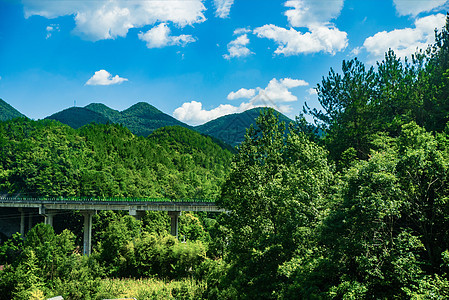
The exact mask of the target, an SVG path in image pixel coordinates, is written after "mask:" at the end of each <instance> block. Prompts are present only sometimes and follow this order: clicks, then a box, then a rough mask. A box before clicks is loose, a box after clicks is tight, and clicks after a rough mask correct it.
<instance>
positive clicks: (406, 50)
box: [363, 14, 446, 60]
mask: <svg viewBox="0 0 449 300" xmlns="http://www.w3.org/2000/svg"><path fill="white" fill-rule="evenodd" d="M445 22H446V16H445V15H443V14H437V15H430V16H427V17H424V18H420V19H416V20H415V28H404V29H395V30H393V31H389V32H387V31H382V32H378V33H376V34H375V35H374V36H371V37H369V38H367V39H366V40H365V42H364V43H363V47H364V48H365V49H366V51H368V53H369V54H370V55H371V56H372V58H373V59H374V60H378V59H381V58H382V57H383V56H384V54H385V52H386V51H388V49H390V48H391V49H393V50H394V52H395V53H396V55H398V56H399V57H406V56H409V55H411V54H413V53H415V52H416V50H417V48H420V49H425V48H427V46H428V45H429V44H432V43H433V42H434V41H435V32H434V30H435V28H438V29H441V27H443V26H444V24H445Z"/></svg>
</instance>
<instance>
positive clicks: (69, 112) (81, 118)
mask: <svg viewBox="0 0 449 300" xmlns="http://www.w3.org/2000/svg"><path fill="white" fill-rule="evenodd" d="M46 119H50V120H56V121H59V122H61V123H63V124H67V125H69V126H70V127H72V128H75V129H78V128H80V127H82V126H84V125H87V124H90V123H97V124H107V123H111V121H110V120H109V119H108V118H106V117H104V116H103V115H101V114H99V113H97V112H94V111H91V110H89V109H86V108H83V107H71V108H67V109H64V110H63V111H60V112H57V113H55V114H53V115H51V116H49V117H47V118H46Z"/></svg>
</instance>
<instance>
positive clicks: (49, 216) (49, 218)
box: [44, 212, 55, 227]
mask: <svg viewBox="0 0 449 300" xmlns="http://www.w3.org/2000/svg"><path fill="white" fill-rule="evenodd" d="M54 215H55V214H54V213H49V212H47V214H46V215H45V220H44V222H45V224H48V225H50V226H51V227H53V217H54Z"/></svg>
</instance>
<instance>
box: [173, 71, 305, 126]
mask: <svg viewBox="0 0 449 300" xmlns="http://www.w3.org/2000/svg"><path fill="white" fill-rule="evenodd" d="M307 85H308V83H307V82H306V81H304V80H299V79H291V78H284V79H280V80H278V79H276V78H273V79H272V80H270V82H269V83H268V85H267V86H266V87H265V88H260V87H257V88H255V89H244V88H241V89H239V90H238V91H236V92H231V93H229V95H228V97H227V98H228V99H229V100H233V99H238V98H247V99H250V100H249V101H248V102H242V103H241V104H240V105H238V106H234V105H230V104H221V105H219V106H218V107H216V108H214V109H211V110H207V109H203V105H202V103H201V102H197V101H191V102H186V103H184V104H183V105H182V106H181V107H178V108H177V109H176V110H175V111H174V112H173V115H174V117H175V118H177V119H178V120H181V121H183V122H187V123H189V124H192V125H198V124H202V123H205V122H208V121H210V120H213V119H216V118H218V117H221V116H224V115H228V114H232V113H240V112H243V111H245V110H248V109H251V108H254V107H272V108H275V109H277V110H278V111H280V112H282V113H289V112H290V111H291V107H290V106H289V105H288V104H286V103H288V102H293V101H296V100H298V98H297V97H296V96H295V95H293V94H292V93H291V92H290V89H292V88H295V87H299V86H307Z"/></svg>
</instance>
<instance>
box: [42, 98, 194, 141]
mask: <svg viewBox="0 0 449 300" xmlns="http://www.w3.org/2000/svg"><path fill="white" fill-rule="evenodd" d="M47 119H51V120H57V121H59V122H61V123H64V124H67V125H69V126H70V127H72V128H75V129H77V128H79V127H81V126H84V125H87V124H90V123H92V122H95V123H101V124H106V123H114V124H121V125H123V126H125V127H126V128H128V129H129V130H130V131H131V132H132V133H134V134H135V135H138V136H143V137H147V136H148V135H149V134H151V133H152V132H153V131H154V130H156V129H158V128H161V127H165V126H175V125H178V126H182V127H186V128H190V126H188V125H187V124H185V123H183V122H181V121H178V120H176V119H175V118H173V117H172V116H169V115H167V114H165V113H163V112H161V111H160V110H158V109H157V108H155V107H154V106H152V105H150V104H148V103H146V102H139V103H136V104H134V105H133V106H131V107H129V108H128V109H125V110H124V111H117V110H114V109H111V108H109V107H107V106H106V105H104V104H100V103H92V104H89V105H87V106H86V107H84V108H83V107H72V108H69V109H66V110H63V111H61V112H58V113H55V114H53V115H51V116H49V117H47Z"/></svg>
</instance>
